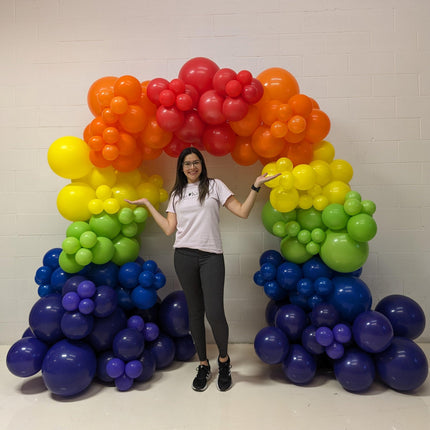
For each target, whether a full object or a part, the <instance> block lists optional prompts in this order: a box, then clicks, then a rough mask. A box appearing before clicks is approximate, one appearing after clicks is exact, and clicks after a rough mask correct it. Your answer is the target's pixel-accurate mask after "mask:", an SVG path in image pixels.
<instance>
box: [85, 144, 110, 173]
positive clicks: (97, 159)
mask: <svg viewBox="0 0 430 430" xmlns="http://www.w3.org/2000/svg"><path fill="white" fill-rule="evenodd" d="M89 157H90V161H91V163H93V164H94V166H96V167H99V168H101V169H102V168H104V167H108V166H110V164H111V163H110V161H109V160H106V158H104V157H103V154H102V152H101V151H94V150H93V149H91V150H90V155H89Z"/></svg>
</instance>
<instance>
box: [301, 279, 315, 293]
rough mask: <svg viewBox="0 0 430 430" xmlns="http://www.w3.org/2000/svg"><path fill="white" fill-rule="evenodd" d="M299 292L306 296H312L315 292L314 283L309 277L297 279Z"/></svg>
mask: <svg viewBox="0 0 430 430" xmlns="http://www.w3.org/2000/svg"><path fill="white" fill-rule="evenodd" d="M297 292H298V293H299V294H300V295H301V296H304V297H310V296H311V295H312V294H313V293H314V292H315V290H314V284H313V282H312V281H311V280H310V279H308V278H302V279H300V280H299V281H297Z"/></svg>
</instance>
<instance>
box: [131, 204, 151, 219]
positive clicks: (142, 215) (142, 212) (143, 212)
mask: <svg viewBox="0 0 430 430" xmlns="http://www.w3.org/2000/svg"><path fill="white" fill-rule="evenodd" d="M133 215H134V220H135V221H136V222H138V223H142V222H145V221H146V220H147V219H148V215H149V212H148V209H146V208H143V207H138V208H136V209H135V210H134V211H133Z"/></svg>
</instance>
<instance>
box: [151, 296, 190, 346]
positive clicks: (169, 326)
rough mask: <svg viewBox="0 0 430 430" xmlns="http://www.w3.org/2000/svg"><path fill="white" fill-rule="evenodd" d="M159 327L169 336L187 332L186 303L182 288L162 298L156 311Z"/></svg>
mask: <svg viewBox="0 0 430 430" xmlns="http://www.w3.org/2000/svg"><path fill="white" fill-rule="evenodd" d="M158 317H159V321H160V328H161V329H162V330H163V331H164V332H165V333H167V334H168V335H169V336H171V337H182V336H186V335H187V334H188V333H189V321H188V305H187V300H186V298H185V294H184V292H183V291H182V290H177V291H173V292H171V293H170V294H169V295H167V296H166V297H165V298H164V300H162V302H161V305H160V309H159V313H158Z"/></svg>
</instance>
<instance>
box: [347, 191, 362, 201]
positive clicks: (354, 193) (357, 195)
mask: <svg viewBox="0 0 430 430" xmlns="http://www.w3.org/2000/svg"><path fill="white" fill-rule="evenodd" d="M349 199H357V200H358V201H360V202H361V194H360V193H359V192H358V191H353V190H351V191H348V192H347V193H346V194H345V200H349Z"/></svg>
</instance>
